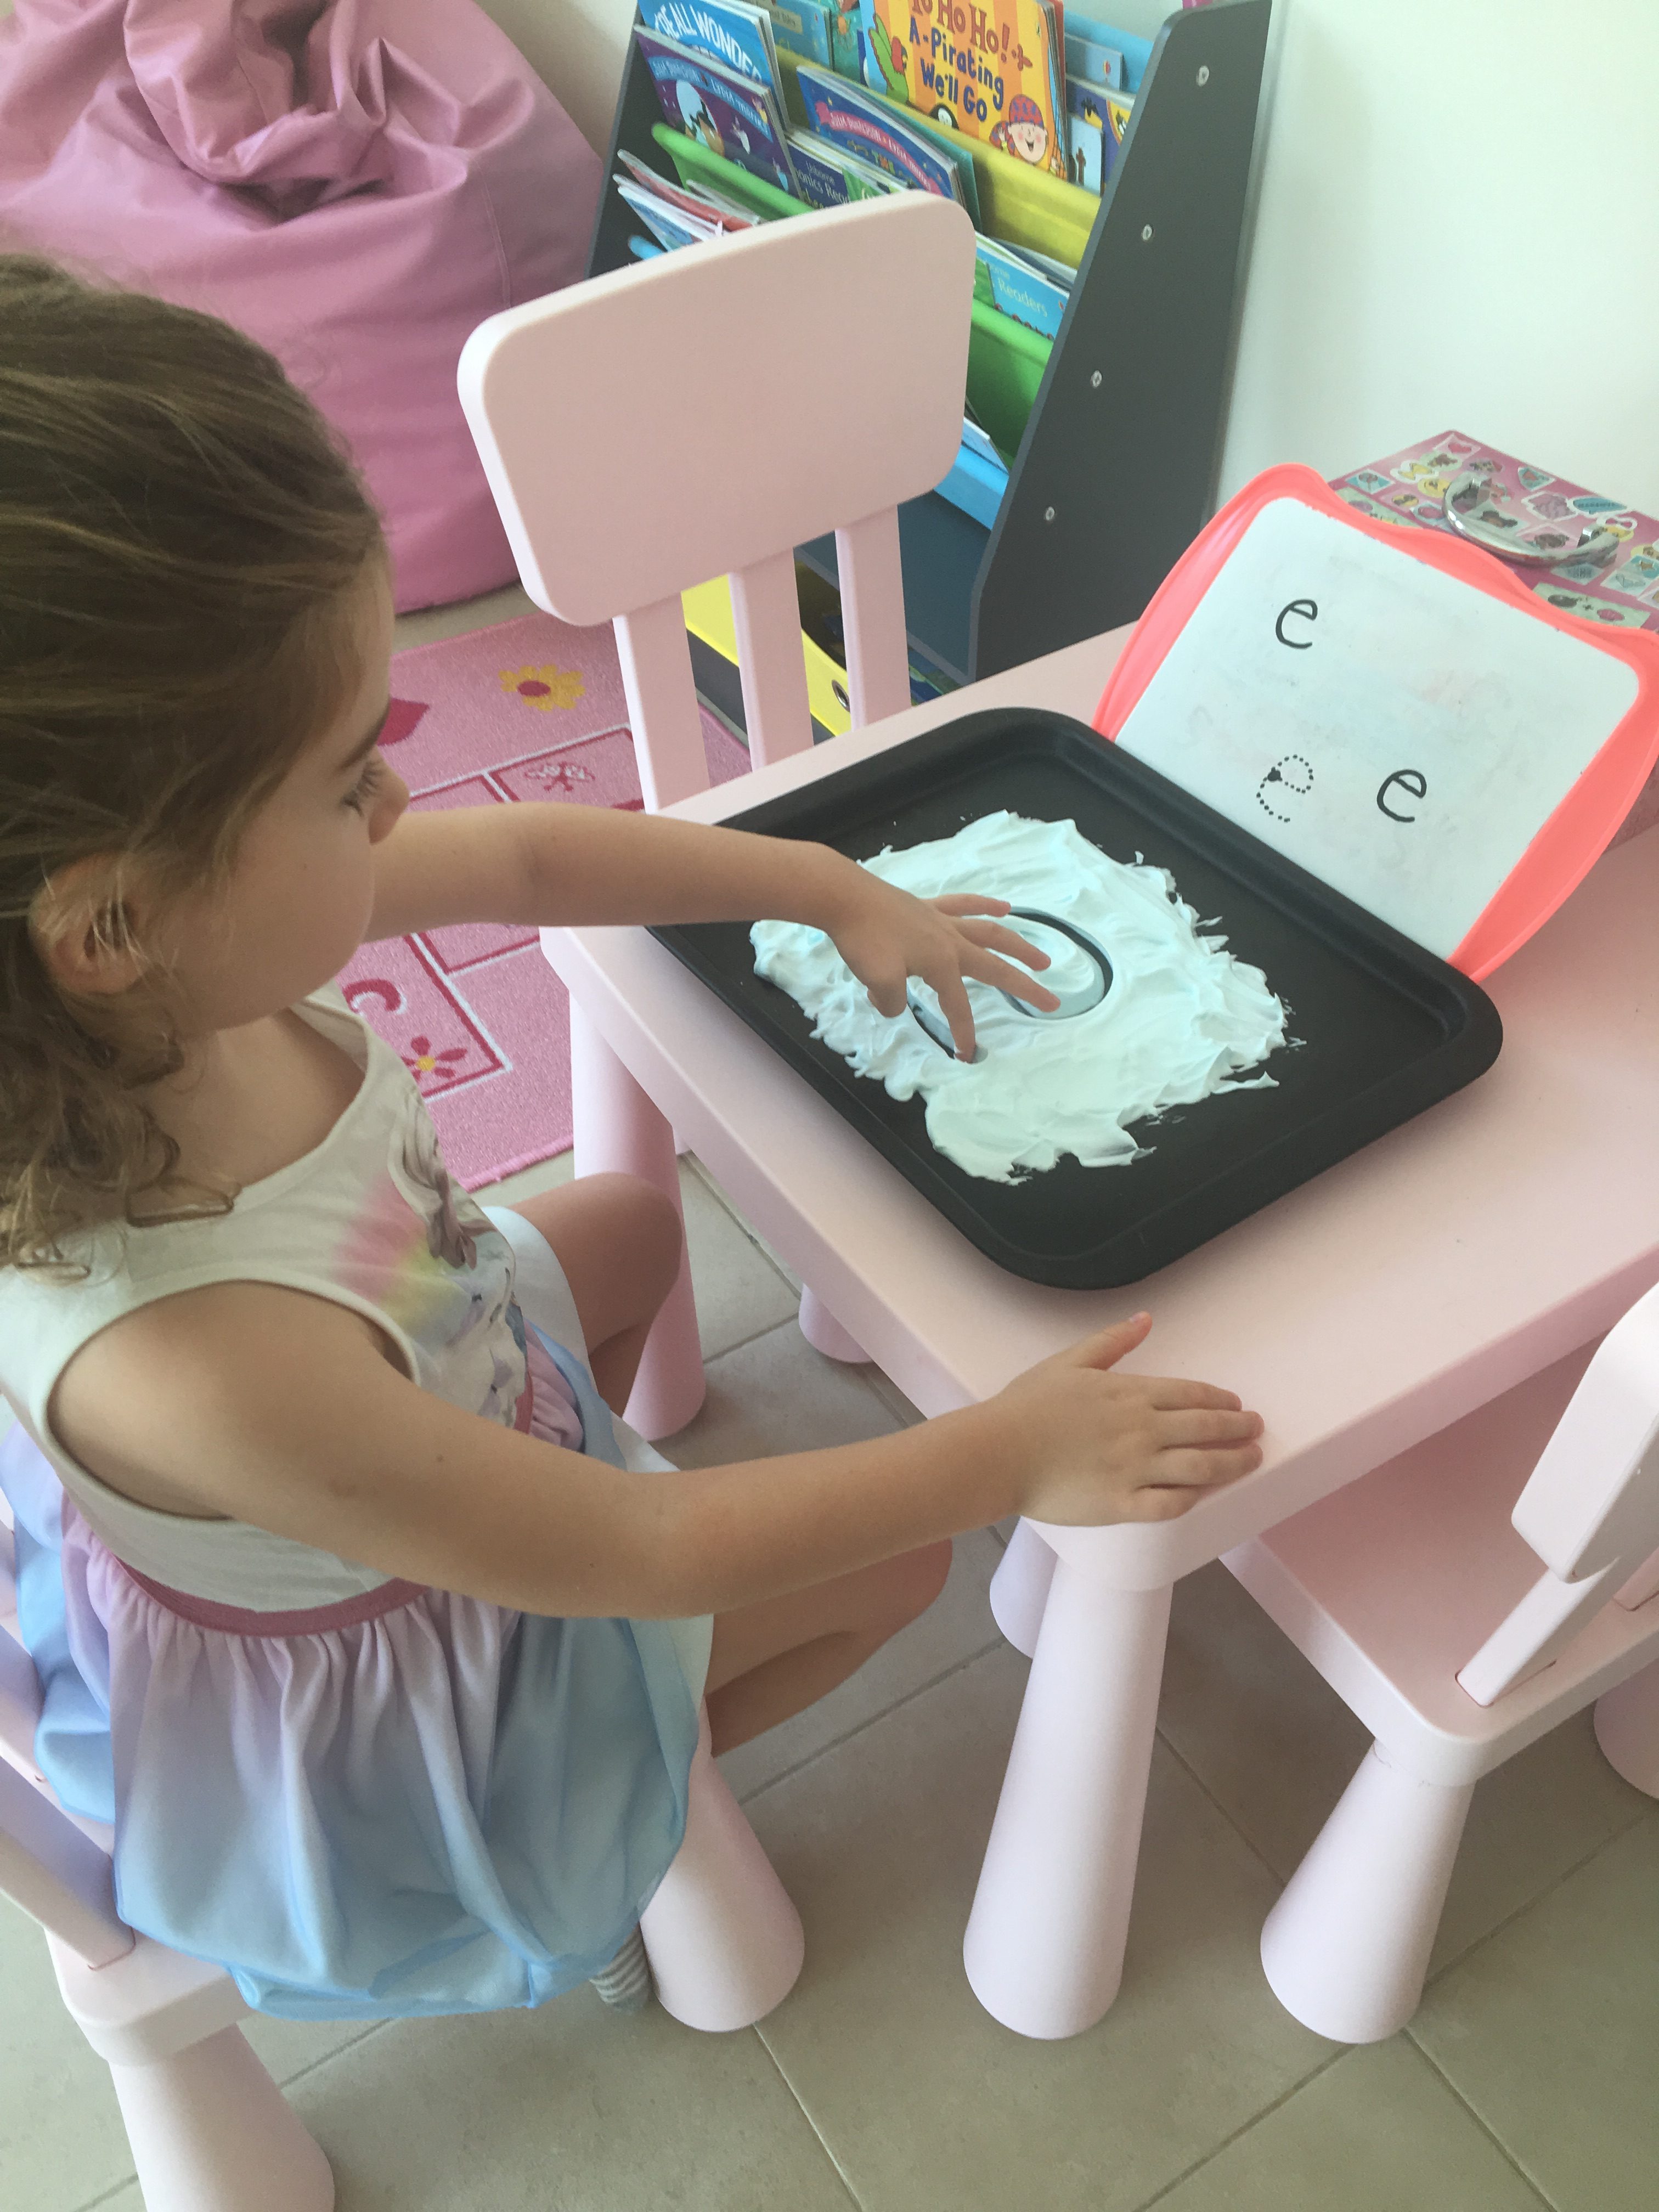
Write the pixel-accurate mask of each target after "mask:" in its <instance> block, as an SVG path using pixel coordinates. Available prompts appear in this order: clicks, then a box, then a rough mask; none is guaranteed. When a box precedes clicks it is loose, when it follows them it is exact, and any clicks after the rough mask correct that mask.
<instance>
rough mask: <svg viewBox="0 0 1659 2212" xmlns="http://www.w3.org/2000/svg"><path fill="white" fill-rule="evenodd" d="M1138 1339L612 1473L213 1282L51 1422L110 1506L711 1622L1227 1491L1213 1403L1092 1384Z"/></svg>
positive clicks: (275, 1305)
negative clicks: (951, 1550)
mask: <svg viewBox="0 0 1659 2212" xmlns="http://www.w3.org/2000/svg"><path fill="white" fill-rule="evenodd" d="M1149 1326H1150V1323H1149V1322H1147V1320H1146V1316H1144V1315H1142V1316H1137V1317H1136V1319H1135V1320H1134V1321H1133V1322H1126V1323H1124V1324H1123V1325H1122V1326H1121V1327H1119V1328H1114V1329H1109V1330H1106V1331H1104V1332H1103V1333H1102V1334H1099V1335H1097V1336H1095V1337H1092V1338H1090V1339H1088V1340H1086V1341H1085V1342H1084V1343H1082V1344H1080V1345H1079V1346H1075V1347H1073V1349H1072V1350H1071V1351H1069V1352H1063V1353H1061V1354H1060V1355H1059V1356H1058V1357H1057V1358H1052V1359H1048V1360H1045V1361H1043V1362H1042V1364H1041V1365H1040V1366H1038V1367H1036V1368H1034V1369H1032V1370H1030V1372H1029V1373H1028V1374H1026V1375H1024V1376H1020V1377H1019V1378H1018V1380H1017V1381H1016V1382H1015V1383H1012V1384H1011V1385H1010V1386H1009V1388H1008V1389H1006V1390H1005V1391H1003V1392H1001V1393H1000V1395H998V1396H997V1397H995V1398H993V1399H990V1400H987V1401H986V1402H985V1403H984V1404H982V1405H980V1406H975V1407H968V1408H965V1409H964V1410H963V1411H962V1412H960V1413H947V1414H945V1415H944V1416H943V1417H941V1418H940V1419H936V1420H932V1421H927V1422H923V1423H922V1424H921V1425H919V1426H918V1427H915V1428H912V1429H907V1430H905V1431H902V1432H901V1433H900V1434H899V1435H897V1436H892V1437H882V1438H880V1439H878V1441H876V1442H874V1443H864V1444H853V1445H846V1446H842V1447H839V1448H836V1449H831V1450H827V1451H811V1452H799V1453H792V1454H790V1455H787V1456H784V1457H780V1458H776V1459H769V1460H751V1461H746V1462H739V1463H738V1464H735V1465H732V1466H728V1467H717V1468H707V1469H703V1470H700V1471H693V1472H682V1473H675V1474H671V1475H663V1474H626V1473H620V1472H618V1471H617V1469H615V1468H611V1467H609V1466H607V1465H605V1464H604V1463H603V1462H595V1461H593V1460H591V1459H586V1458H584V1457H583V1456H582V1455H580V1454H579V1453H574V1452H568V1451H561V1450H559V1449H557V1448H556V1447H555V1446H553V1445H550V1444H546V1443H540V1442H538V1441H537V1440H536V1439H534V1438H532V1437H526V1436H521V1435H519V1434H517V1433H516V1432H515V1431H511V1430H507V1429H503V1428H499V1427H497V1426H495V1425H494V1424H492V1423H489V1422H486V1421H483V1420H481V1419H478V1418H477V1416H476V1415H474V1414H471V1413H464V1412H462V1411H460V1410H459V1409H458V1408H457V1407H452V1406H449V1405H447V1404H446V1403H445V1402H444V1401H442V1400H441V1399H439V1398H436V1397H434V1396H433V1395H431V1394H430V1393H428V1392H426V1391H423V1390H421V1389H418V1388H417V1387H416V1385H415V1384H413V1383H410V1382H409V1381H407V1380H406V1379H405V1378H404V1376H403V1375H402V1374H401V1373H400V1372H399V1371H398V1369H397V1368H396V1367H395V1366H394V1365H393V1364H392V1363H391V1361H390V1360H389V1359H388V1358H387V1357H386V1352H384V1350H383V1349H382V1346H381V1341H380V1338H379V1336H378V1334H377V1333H376V1332H375V1331H374V1329H373V1328H372V1327H371V1326H370V1325H369V1324H368V1322H365V1321H363V1320H362V1319H361V1318H360V1317H359V1316H356V1315H355V1314H353V1313H351V1312H350V1311H349V1310H346V1309H344V1308H342V1307H337V1306H334V1305H331V1304H329V1303H328V1302H327V1301H325V1300H323V1299H320V1298H315V1297H310V1296H308V1295H307V1294H305V1293H303V1292H300V1291H289V1290H283V1289H277V1288H275V1287H272V1286H270V1285H263V1284H251V1283H239V1284H233V1285H222V1284H221V1285H214V1286H213V1287H212V1288H211V1289H210V1290H205V1291H186V1292H184V1293H181V1294H180V1295H179V1296H177V1297H171V1298H167V1299H163V1300H160V1301H158V1302H157V1303H156V1304H153V1305H150V1306H147V1307H144V1308H142V1309H141V1310H138V1311H137V1312H136V1313H132V1314H129V1315H127V1316H124V1317H123V1318H122V1320H120V1321H119V1322H117V1323H115V1324H114V1325H113V1326H112V1328H109V1329H107V1330H106V1331H105V1333H104V1334H102V1335H101V1336H99V1337H96V1338H94V1340H93V1341H92V1342H91V1343H90V1344H89V1345H88V1346H86V1347H85V1348H84V1349H83V1350H82V1352H80V1353H79V1354H77V1356H76V1358H75V1359H74V1361H72V1362H71V1364H70V1366H69V1368H68V1369H66V1370H65V1372H64V1376H63V1378H62V1379H61V1380H60V1382H59V1384H58V1391H57V1393H56V1395H55V1398H54V1401H53V1410H52V1420H53V1425H54V1428H55V1431H56V1433H57V1436H58V1440H59V1442H60V1443H62V1444H63V1445H64V1449H67V1450H68V1451H70V1453H71V1454H72V1455H74V1456H75V1457H76V1459H78V1460H79V1461H80V1462H82V1465H84V1466H85V1467H87V1468H89V1469H90V1471H91V1472H92V1473H93V1474H96V1475H97V1476H99V1477H100V1479H101V1480H104V1481H106V1482H107V1483H110V1484H112V1486H114V1487H116V1488H118V1489H119V1490H122V1491H125V1492H127V1493H128V1494H129V1495H133V1496H137V1497H138V1498H141V1499H144V1500H146V1501H147V1502H149V1503H152V1504H159V1503H165V1504H167V1505H168V1506H170V1507H172V1509H173V1510H181V1511H184V1512H186V1513H191V1512H193V1513H196V1514H201V1515H209V1516H213V1515H217V1516H231V1517H234V1518H236V1519H240V1520H244V1521H250V1522H254V1523H256V1524H257V1525H258V1526H259V1527H261V1528H270V1529H272V1530H274V1531H275V1532H276V1533H277V1534H281V1535H285V1536H290V1537H294V1538H296V1539H297V1540H299V1541H301V1542H304V1543H307V1544H313V1545H317V1546H319V1547H322V1548H323V1549H325V1550H327V1551H332V1552H336V1553H339V1554H340V1555H341V1556H342V1557H343V1558H345V1559H353V1560H356V1561H359V1562H361V1563H362V1565H366V1566H370V1567H374V1568H377V1569H378V1570H380V1571H381V1572H382V1573H384V1574H388V1575H394V1576H398V1577H404V1578H406V1579H408V1580H410V1581H412V1582H418V1583H433V1584H436V1585H438V1586H439V1587H441V1588H443V1589H453V1590H460V1591H464V1592H466V1593H469V1594H471V1595H474V1596H477V1597H481V1598H486V1599H489V1600H491V1601H494V1602H495V1603H497V1604H501V1605H506V1606H513V1607H520V1608H522V1609H524V1610H526V1611H528V1612H533V1613H553V1614H561V1613H563V1614H623V1613H630V1614H635V1615H639V1616H641V1617H649V1616H672V1615H676V1614H688V1613H710V1612H725V1611H726V1610H728V1609H730V1608H731V1607H735V1606H739V1605H746V1604H750V1603H753V1602H754V1601H757V1600H758V1599H762V1598H767V1597H775V1596H781V1595H785V1594H787V1592H789V1591H791V1590H795V1589H803V1588H805V1586H806V1585H808V1584H809V1583H817V1582H822V1581H824V1580H827V1579H828V1578H829V1577H831V1576H833V1575H839V1574H844V1573H848V1572H849V1571H852V1570H853V1569H854V1568H858V1567H861V1566H866V1565H869V1564H870V1563H871V1562H872V1561H874V1560H878V1559H887V1558H890V1557H892V1556H893V1555H894V1554H896V1553H900V1552H904V1551H909V1550H912V1549H914V1548H915V1547H918V1546H920V1545H922V1544H926V1543H929V1542H932V1541H935V1540H937V1539H938V1538H939V1537H942V1536H949V1535H954V1534H957V1533H959V1532H960V1531H962V1530H964V1529H969V1528H981V1527H983V1526H985V1525H986V1524H987V1523H988V1522H993V1521H996V1520H1000V1519H1001V1518H1002V1516H1004V1515H1006V1514H1008V1513H1013V1512H1019V1513H1026V1514H1030V1515H1031V1516H1033V1517H1035V1518H1036V1519H1039V1520H1048V1521H1056V1522H1079V1523H1083V1522H1114V1521H1127V1520H1153V1519H1167V1518H1170V1517H1173V1516H1175V1515H1176V1514H1178V1513H1182V1512H1184V1511H1185V1510H1187V1508H1188V1505H1190V1504H1192V1503H1194V1501H1195V1500H1196V1499H1197V1498H1200V1497H1201V1496H1202V1495H1203V1494H1204V1492H1206V1490H1207V1489H1210V1488H1212V1487H1214V1486H1216V1485H1217V1484H1218V1483H1223V1482H1227V1481H1231V1480H1233V1479H1234V1478H1235V1477H1237V1476H1238V1475H1241V1474H1248V1473H1249V1471H1250V1470H1251V1469H1252V1468H1255V1467H1256V1466H1257V1465H1259V1464H1260V1462H1261V1447H1260V1445H1259V1444H1258V1443H1257V1442H1256V1441H1255V1440H1256V1438H1257V1437H1258V1436H1259V1435H1260V1434H1261V1422H1260V1420H1259V1419H1257V1418H1256V1416H1255V1414H1253V1413H1243V1412H1242V1411H1240V1409H1239V1406H1238V1401H1237V1399H1236V1398H1235V1397H1233V1396H1232V1395H1231V1394H1230V1393H1228V1392H1225V1391H1223V1390H1218V1389H1213V1388H1212V1387H1211V1386H1210V1385H1209V1384H1207V1383H1188V1382H1181V1381H1171V1380H1160V1379H1157V1378H1151V1377H1146V1376H1122V1375H1117V1374H1115V1373H1113V1372H1112V1371H1111V1370H1112V1368H1113V1366H1114V1364H1115V1362H1116V1361H1117V1360H1118V1359H1120V1358H1122V1357H1123V1355H1124V1354H1125V1353H1126V1352H1129V1351H1131V1350H1133V1347H1134V1346H1136V1345H1137V1344H1139V1342H1140V1341H1141V1340H1142V1339H1143V1338H1144V1337H1145V1335H1146V1331H1147V1328H1148V1327H1149Z"/></svg>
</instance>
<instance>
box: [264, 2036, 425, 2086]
mask: <svg viewBox="0 0 1659 2212" xmlns="http://www.w3.org/2000/svg"><path fill="white" fill-rule="evenodd" d="M396 2026H397V2021H395V2020H372V2021H369V2023H368V2027H365V2028H364V2030H363V2032H362V2034H361V2035H354V2036H353V2037H352V2039H351V2040H350V2042H349V2043H341V2044H337V2045H336V2046H335V2048H334V2049H333V2050H332V2051H324V2053H323V2055H322V2057H320V2058H313V2059H311V2060H310V2061H308V2063H307V2064H305V2065H304V2066H302V2067H301V2069H300V2070H299V2072H298V2073H297V2074H289V2075H284V2077H283V2080H282V2081H279V2082H277V2084H276V2086H277V2087H278V2088H279V2089H280V2090H281V2091H282V2093H283V2095H284V2096H287V2094H288V2093H289V2090H290V2089H293V2088H296V2087H298V2086H299V2084H300V2083H301V2081H309V2080H310V2078H311V2076H312V2075H313V2074H315V2073H316V2072H317V2071H318V2069H319V2068H320V2067H324V2066H330V2065H332V2063H334V2061H335V2060H336V2059H337V2058H343V2057H345V2055H346V2053H347V2051H361V2050H362V2046H363V2045H364V2044H366V2043H367V2042H368V2039H369V2038H370V2036H372V2035H379V2034H380V2032H381V2031H382V2029H384V2028H388V2027H396Z"/></svg>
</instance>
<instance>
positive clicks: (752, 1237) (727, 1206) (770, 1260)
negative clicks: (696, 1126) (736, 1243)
mask: <svg viewBox="0 0 1659 2212" xmlns="http://www.w3.org/2000/svg"><path fill="white" fill-rule="evenodd" d="M685 1157H686V1158H687V1159H688V1160H689V1161H690V1164H691V1173H692V1174H693V1175H694V1176H696V1178H697V1180H698V1182H700V1183H701V1184H702V1187H703V1188H704V1189H705V1190H706V1191H707V1192H708V1195H709V1196H710V1197H711V1198H712V1199H713V1200H714V1203H715V1205H716V1206H719V1207H720V1210H721V1212H723V1213H725V1214H726V1215H728V1216H729V1217H730V1218H731V1219H732V1221H734V1222H735V1223H736V1224H737V1225H738V1228H739V1229H740V1230H741V1231H743V1234H744V1237H747V1238H748V1240H749V1242H750V1243H751V1244H752V1245H753V1246H754V1248H755V1249H756V1251H757V1252H758V1253H759V1254H760V1255H761V1257H762V1259H763V1260H764V1261H765V1262H766V1264H767V1266H768V1267H769V1268H770V1269H771V1270H772V1272H773V1273H774V1274H775V1276H776V1277H777V1278H778V1279H779V1281H780V1282H781V1283H783V1284H784V1285H786V1286H787V1289H788V1291H789V1294H790V1296H791V1297H793V1296H794V1295H795V1285H794V1284H793V1281H792V1280H791V1279H790V1276H789V1273H788V1271H787V1268H786V1267H784V1265H783V1262H782V1261H781V1260H779V1259H778V1258H777V1257H776V1255H775V1254H774V1253H773V1251H772V1249H771V1248H770V1247H769V1245H768V1244H766V1243H763V1240H762V1238H761V1236H760V1232H759V1231H757V1230H756V1229H753V1228H751V1227H750V1225H749V1223H748V1221H747V1220H746V1219H745V1218H744V1216H743V1215H742V1214H741V1213H739V1212H738V1209H737V1207H736V1206H733V1205H732V1201H731V1200H730V1199H729V1198H728V1197H727V1196H726V1193H725V1192H724V1191H723V1190H722V1189H721V1188H720V1185H719V1184H718V1183H717V1182H715V1181H714V1176H712V1175H710V1174H709V1172H708V1169H707V1168H706V1167H705V1166H704V1165H703V1164H702V1161H701V1160H700V1159H699V1158H697V1155H696V1153H695V1152H688V1153H687V1154H686V1156H685Z"/></svg>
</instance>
